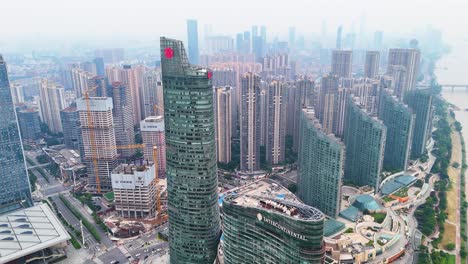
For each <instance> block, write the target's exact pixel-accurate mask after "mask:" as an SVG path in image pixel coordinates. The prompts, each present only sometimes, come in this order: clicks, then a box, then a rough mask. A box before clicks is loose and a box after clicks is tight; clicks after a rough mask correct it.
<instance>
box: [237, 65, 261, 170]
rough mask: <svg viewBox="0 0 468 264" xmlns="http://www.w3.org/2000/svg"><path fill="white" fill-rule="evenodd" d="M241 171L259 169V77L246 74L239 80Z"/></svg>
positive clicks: (253, 74)
mask: <svg viewBox="0 0 468 264" xmlns="http://www.w3.org/2000/svg"><path fill="white" fill-rule="evenodd" d="M241 82H242V84H241V109H240V111H241V114H240V134H241V138H240V144H241V146H240V155H241V162H240V163H241V164H240V168H241V171H244V172H253V171H256V170H259V169H260V140H259V139H260V131H261V130H260V103H259V96H260V76H258V75H256V74H255V73H252V72H248V73H246V74H245V75H244V76H243V77H242V80H241Z"/></svg>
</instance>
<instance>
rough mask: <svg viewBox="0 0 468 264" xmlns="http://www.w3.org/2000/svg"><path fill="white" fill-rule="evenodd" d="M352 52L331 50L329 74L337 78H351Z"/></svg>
mask: <svg viewBox="0 0 468 264" xmlns="http://www.w3.org/2000/svg"><path fill="white" fill-rule="evenodd" d="M352 64H353V52H352V51H351V50H333V51H332V65H331V74H336V75H338V77H343V78H351V77H352Z"/></svg>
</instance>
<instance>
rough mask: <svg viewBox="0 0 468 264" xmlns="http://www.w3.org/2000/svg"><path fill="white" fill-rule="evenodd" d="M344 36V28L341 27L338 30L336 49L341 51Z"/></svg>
mask: <svg viewBox="0 0 468 264" xmlns="http://www.w3.org/2000/svg"><path fill="white" fill-rule="evenodd" d="M342 34H343V26H339V27H338V29H337V30H336V49H338V50H339V49H341V47H342V43H341V41H342V40H341V38H342Z"/></svg>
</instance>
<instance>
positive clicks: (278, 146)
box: [266, 80, 287, 164]
mask: <svg viewBox="0 0 468 264" xmlns="http://www.w3.org/2000/svg"><path fill="white" fill-rule="evenodd" d="M285 95H286V87H285V86H284V84H283V83H282V82H281V81H276V80H275V81H272V82H271V84H270V86H269V87H268V103H267V111H268V112H267V117H268V118H267V131H266V133H267V139H266V160H267V161H268V162H269V163H271V164H278V163H281V162H283V161H284V153H285V148H286V145H285V141H286V106H287V101H286V96H285Z"/></svg>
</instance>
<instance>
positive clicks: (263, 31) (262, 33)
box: [260, 26, 267, 42]
mask: <svg viewBox="0 0 468 264" xmlns="http://www.w3.org/2000/svg"><path fill="white" fill-rule="evenodd" d="M260 37H262V39H263V41H264V42H266V41H267V29H266V26H260Z"/></svg>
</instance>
